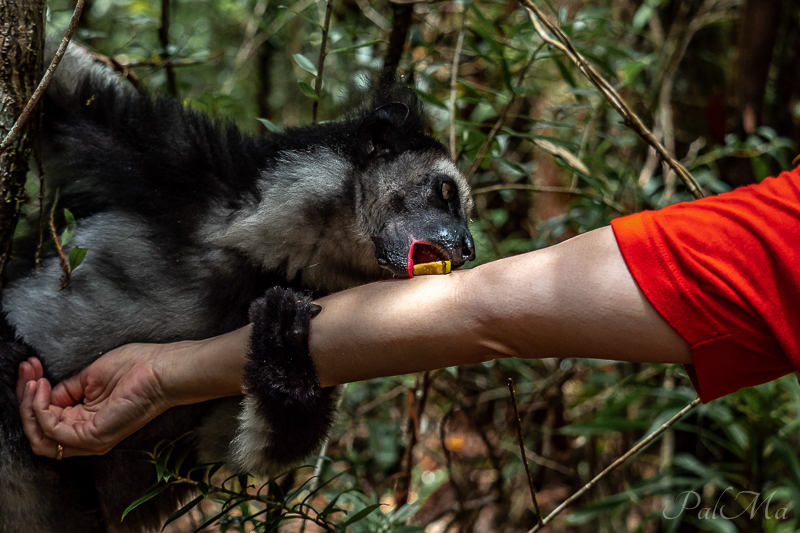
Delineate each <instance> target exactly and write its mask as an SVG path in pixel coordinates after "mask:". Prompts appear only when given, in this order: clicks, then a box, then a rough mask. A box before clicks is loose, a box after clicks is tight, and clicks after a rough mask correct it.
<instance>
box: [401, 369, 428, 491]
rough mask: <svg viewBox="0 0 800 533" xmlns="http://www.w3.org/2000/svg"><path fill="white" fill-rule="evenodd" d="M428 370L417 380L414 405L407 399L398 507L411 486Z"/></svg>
mask: <svg viewBox="0 0 800 533" xmlns="http://www.w3.org/2000/svg"><path fill="white" fill-rule="evenodd" d="M430 377H431V376H430V372H423V373H422V374H421V375H420V377H419V378H418V381H417V386H416V387H414V391H415V392H416V391H417V390H420V391H422V394H421V395H420V397H419V399H418V400H417V403H416V406H415V405H414V403H413V399H414V398H413V396H412V397H411V398H410V399H409V406H408V426H407V428H408V446H407V447H406V451H405V454H404V457H403V466H404V470H403V475H402V476H400V478H399V479H398V481H397V488H396V489H395V494H394V499H395V502H396V504H397V506H398V507H400V506H402V505H405V504H406V503H407V502H408V491H409V489H410V488H411V470H412V469H413V467H414V447H415V446H416V445H417V442H419V430H420V419H421V418H422V414H423V413H424V412H425V404H426V403H427V401H428V389H429V388H430V384H431V380H430Z"/></svg>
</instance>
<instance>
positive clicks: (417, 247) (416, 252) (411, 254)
mask: <svg viewBox="0 0 800 533" xmlns="http://www.w3.org/2000/svg"><path fill="white" fill-rule="evenodd" d="M445 259H447V258H446V257H444V254H443V253H442V252H440V251H439V249H438V248H436V247H435V246H432V245H430V244H428V243H426V242H422V241H415V242H413V243H411V248H410V249H409V250H408V277H409V278H410V277H412V276H413V275H414V265H421V264H423V263H433V262H434V261H444V260H445Z"/></svg>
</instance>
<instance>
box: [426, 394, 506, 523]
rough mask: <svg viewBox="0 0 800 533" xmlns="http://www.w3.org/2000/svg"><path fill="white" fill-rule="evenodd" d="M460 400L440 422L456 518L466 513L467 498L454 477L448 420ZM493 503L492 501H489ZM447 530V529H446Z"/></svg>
mask: <svg viewBox="0 0 800 533" xmlns="http://www.w3.org/2000/svg"><path fill="white" fill-rule="evenodd" d="M457 402H458V400H457V398H453V406H451V407H450V409H449V410H448V411H447V413H445V415H444V416H443V417H442V421H441V422H440V423H439V424H440V425H439V439H440V440H441V443H442V452H443V453H444V460H445V466H446V467H447V478H448V479H449V480H450V485H452V487H453V490H454V491H455V493H456V503H457V508H456V518H458V517H460V516H461V515H463V514H464V510H465V507H466V505H465V499H464V491H463V490H461V486H460V485H459V484H458V482H457V481H456V478H455V477H453V457H452V455H450V449H449V448H448V447H447V422H448V421H449V420H450V418H451V417H452V416H453V412H454V408H455V404H456V403H457ZM492 501H494V500H492ZM489 503H492V502H489ZM445 531H446V530H445Z"/></svg>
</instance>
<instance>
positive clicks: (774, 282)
mask: <svg viewBox="0 0 800 533" xmlns="http://www.w3.org/2000/svg"><path fill="white" fill-rule="evenodd" d="M611 226H612V227H613V229H614V234H615V236H616V238H617V243H618V244H619V247H620V249H621V250H622V255H623V257H624V258H625V262H626V263H627V265H628V268H629V269H630V271H631V273H632V274H633V277H634V278H635V279H636V282H637V283H638V284H639V287H640V288H641V289H642V292H643V293H644V294H645V296H646V297H647V299H648V300H650V303H652V304H653V306H654V307H655V308H656V309H657V310H658V312H659V313H660V314H661V316H663V317H664V318H665V319H666V321H667V322H668V323H669V324H670V325H671V326H672V327H673V328H675V330H676V331H677V332H678V334H680V336H681V337H683V338H684V339H685V340H686V341H687V342H688V343H689V345H690V347H691V351H692V361H693V362H694V364H693V365H686V367H687V368H686V370H687V372H688V373H689V376H690V377H691V378H692V382H693V383H694V386H695V388H696V389H697V393H698V394H699V395H700V398H701V399H702V401H703V402H708V401H710V400H713V399H715V398H719V397H720V396H724V395H726V394H730V393H732V392H735V391H737V390H739V389H740V388H742V387H750V386H753V385H759V384H761V383H766V382H767V381H771V380H773V379H776V378H778V377H780V376H783V375H784V374H788V373H790V372H792V371H794V370H797V369H800V167H798V168H797V169H795V170H794V171H792V172H784V173H783V174H781V175H780V176H778V177H777V178H768V179H766V180H764V181H763V182H762V183H760V184H758V185H751V186H749V187H742V188H739V189H736V190H735V191H733V192H729V193H725V194H721V195H719V196H714V197H711V198H705V199H703V200H697V201H694V202H687V203H682V204H676V205H672V206H669V207H666V208H664V209H661V210H660V211H646V212H643V213H637V214H635V215H631V216H627V217H623V218H618V219H616V220H614V221H612V223H611Z"/></svg>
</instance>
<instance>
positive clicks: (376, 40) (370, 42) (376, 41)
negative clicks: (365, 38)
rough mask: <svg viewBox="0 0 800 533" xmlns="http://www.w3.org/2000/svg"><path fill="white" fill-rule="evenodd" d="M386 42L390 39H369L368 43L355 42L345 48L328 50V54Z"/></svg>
mask: <svg viewBox="0 0 800 533" xmlns="http://www.w3.org/2000/svg"><path fill="white" fill-rule="evenodd" d="M385 42H388V41H385V40H384V39H375V40H374V41H369V42H366V43H361V44H355V45H353V46H345V47H344V48H337V49H335V50H331V51H330V52H328V54H327V55H331V54H341V53H343V52H352V51H353V50H357V49H359V48H365V47H367V46H372V45H373V44H378V43H385Z"/></svg>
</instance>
